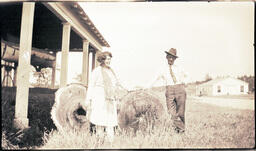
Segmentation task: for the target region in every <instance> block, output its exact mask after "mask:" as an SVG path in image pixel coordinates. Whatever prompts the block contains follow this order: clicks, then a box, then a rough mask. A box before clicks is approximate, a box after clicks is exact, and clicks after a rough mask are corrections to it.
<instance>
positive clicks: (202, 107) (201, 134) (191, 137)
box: [1, 90, 255, 149]
mask: <svg viewBox="0 0 256 151" xmlns="http://www.w3.org/2000/svg"><path fill="white" fill-rule="evenodd" d="M153 91H154V93H155V95H158V97H159V98H161V100H162V101H163V102H162V103H164V102H165V101H164V94H163V93H162V91H163V90H153ZM40 92H41V90H40ZM150 93H152V91H151V92H150ZM2 94H5V95H2V102H1V103H2V127H3V129H2V148H3V149H21V148H23V147H20V146H24V145H25V146H24V148H28V149H29V148H33V149H34V148H36V149H74V148H76V149H77V148H78V149H101V148H108V149H117V148H118V149H123V148H204V149H213V148H252V147H254V146H255V113H254V111H252V110H239V109H232V108H227V107H219V106H214V105H209V104H205V103H200V102H197V101H196V100H193V99H192V98H188V99H187V104H186V133H185V134H182V135H178V134H175V133H174V132H173V130H172V127H171V121H170V119H169V118H167V119H166V120H164V122H159V123H157V124H156V128H155V129H154V130H152V129H150V128H148V129H144V130H143V131H142V130H139V131H137V134H136V135H135V136H134V135H133V133H132V132H131V131H128V132H122V131H118V132H117V134H116V137H115V140H114V143H113V144H110V143H109V142H106V141H105V140H104V139H103V138H99V137H96V136H90V135H89V133H88V131H84V132H83V131H76V130H69V131H68V132H66V133H63V134H61V133H59V132H58V131H57V130H55V129H53V130H52V131H51V128H52V127H53V125H52V122H50V121H51V118H50V109H51V108H50V106H51V105H52V102H51V101H53V100H54V97H53V96H52V95H53V94H52V92H45V94H38V93H35V94H33V93H32V94H31V95H30V104H29V106H31V107H29V109H30V111H29V118H30V124H31V128H30V130H28V131H27V132H25V133H24V134H19V135H18V133H17V135H18V137H19V136H20V137H21V138H20V140H21V142H22V144H23V145H19V144H12V143H13V140H14V141H16V140H17V139H18V137H12V136H14V135H15V136H16V134H14V135H12V131H11V129H12V128H11V125H12V124H11V121H12V119H13V115H14V104H15V103H14V100H15V95H7V93H6V92H5V91H4V92H3V90H2ZM47 97H48V98H47ZM3 100H5V101H3ZM49 104H51V105H49ZM44 108H45V109H44ZM46 108H47V109H46ZM42 109H44V110H42ZM39 111H40V112H39ZM48 112H49V113H48ZM8 126H9V127H8ZM44 127H46V128H47V129H46V130H47V131H51V132H50V133H49V132H44V133H43V131H44V130H43V128H44ZM41 133H43V134H41ZM7 134H8V135H7ZM37 134H40V135H37ZM12 138H13V139H12ZM14 138H15V139H14ZM38 139H42V140H43V142H41V140H40V141H39V140H38ZM31 140H33V141H34V142H31ZM26 141H29V142H26ZM39 142H40V143H39ZM17 145H19V146H17ZM31 145H34V146H31ZM38 145H40V147H37V146H38ZM26 146H27V147H26Z"/></svg>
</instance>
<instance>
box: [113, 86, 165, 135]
mask: <svg viewBox="0 0 256 151" xmlns="http://www.w3.org/2000/svg"><path fill="white" fill-rule="evenodd" d="M165 115H166V114H165V110H164V105H163V103H161V100H160V99H159V97H157V96H156V95H154V94H151V93H149V91H145V90H137V91H132V92H130V93H129V94H128V95H126V96H125V97H124V98H123V99H122V101H121V105H120V113H119V114H118V121H119V126H120V128H121V129H129V128H132V129H134V131H135V132H136V131H137V130H138V129H140V130H143V129H145V128H146V127H148V126H154V125H156V124H157V123H158V122H161V119H163V117H164V116H165ZM152 128H153V127H152Z"/></svg>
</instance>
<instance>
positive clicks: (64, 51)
mask: <svg viewBox="0 0 256 151" xmlns="http://www.w3.org/2000/svg"><path fill="white" fill-rule="evenodd" d="M70 31H71V26H70V24H69V23H63V33H62V48H61V69H60V88H61V87H65V86H66V85H67V77H68V53H69V43H70Z"/></svg>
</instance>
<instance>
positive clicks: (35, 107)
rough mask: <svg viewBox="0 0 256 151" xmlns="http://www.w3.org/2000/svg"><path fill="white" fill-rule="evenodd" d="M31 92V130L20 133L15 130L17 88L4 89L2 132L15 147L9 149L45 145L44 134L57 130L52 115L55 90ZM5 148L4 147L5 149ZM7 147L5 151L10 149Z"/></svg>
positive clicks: (29, 113)
mask: <svg viewBox="0 0 256 151" xmlns="http://www.w3.org/2000/svg"><path fill="white" fill-rule="evenodd" d="M29 91H30V93H29V104H28V118H29V126H30V128H28V129H24V130H23V131H19V130H17V129H15V128H13V120H14V114H15V97H16V88H8V87H6V88H2V98H1V99H2V101H1V105H2V132H3V133H4V138H5V139H6V140H8V142H9V144H10V143H11V144H12V145H13V146H12V145H9V148H11V147H14V146H19V148H27V149H28V148H33V147H35V146H39V145H41V144H42V143H43V139H42V137H43V135H44V132H45V131H46V132H49V131H51V130H52V129H56V127H55V125H54V124H53V121H52V119H51V115H50V111H51V108H52V106H53V103H54V92H55V90H50V89H42V88H39V89H38V88H36V89H30V90H29ZM2 137H3V136H2ZM6 142H7V141H6ZM5 146H6V145H5ZM5 146H2V147H3V148H5ZM6 147H7V148H5V149H8V146H6ZM13 149H15V148H13Z"/></svg>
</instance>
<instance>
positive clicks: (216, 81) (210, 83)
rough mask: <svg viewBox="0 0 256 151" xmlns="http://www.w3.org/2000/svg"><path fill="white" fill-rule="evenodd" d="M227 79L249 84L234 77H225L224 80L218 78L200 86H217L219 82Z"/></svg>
mask: <svg viewBox="0 0 256 151" xmlns="http://www.w3.org/2000/svg"><path fill="white" fill-rule="evenodd" d="M227 79H234V80H237V81H239V82H242V83H246V84H248V83H247V82H245V81H242V80H239V79H237V78H233V77H224V78H216V79H213V80H211V81H208V82H206V83H203V84H200V86H210V85H214V84H216V83H219V82H221V81H224V80H227Z"/></svg>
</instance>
